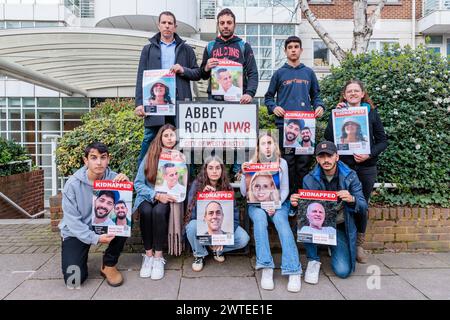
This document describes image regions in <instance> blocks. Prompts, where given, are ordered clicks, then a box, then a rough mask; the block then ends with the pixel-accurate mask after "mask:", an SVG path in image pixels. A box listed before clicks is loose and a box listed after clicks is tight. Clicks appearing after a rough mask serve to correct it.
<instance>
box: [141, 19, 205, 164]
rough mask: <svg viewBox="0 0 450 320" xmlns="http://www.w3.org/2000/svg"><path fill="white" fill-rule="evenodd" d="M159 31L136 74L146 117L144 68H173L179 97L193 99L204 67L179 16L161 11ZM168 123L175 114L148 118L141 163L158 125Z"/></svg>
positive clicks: (142, 53)
mask: <svg viewBox="0 0 450 320" xmlns="http://www.w3.org/2000/svg"><path fill="white" fill-rule="evenodd" d="M158 29H159V32H158V33H157V34H155V35H154V36H153V37H152V38H150V39H149V40H150V43H149V44H147V45H145V46H144V48H143V49H142V52H141V58H140V60H139V68H138V72H137V77H136V101H135V103H136V109H135V113H136V115H138V116H140V117H145V112H144V106H143V100H142V99H143V93H142V76H143V71H144V70H154V69H170V70H171V71H172V72H173V73H175V74H176V91H177V94H176V100H177V101H185V100H186V99H187V100H192V92H191V83H190V82H191V81H198V80H200V68H199V66H198V64H197V58H196V56H195V52H194V49H192V47H191V46H189V45H188V44H186V41H185V40H183V39H181V38H180V37H179V36H178V34H176V30H177V20H176V18H175V15H174V14H173V13H172V12H170V11H164V12H161V14H160V15H159V18H158ZM165 123H171V124H173V125H175V117H173V116H166V117H165V116H149V117H147V118H146V119H145V122H144V125H145V131H144V139H143V141H142V145H141V153H140V155H139V160H138V164H139V163H141V161H142V159H143V158H144V156H145V154H146V152H147V150H148V147H149V146H150V143H151V142H152V140H153V139H154V138H155V136H156V133H157V132H158V129H159V128H160V127H161V126H162V125H163V124H165Z"/></svg>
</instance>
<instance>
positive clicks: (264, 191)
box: [243, 162, 281, 209]
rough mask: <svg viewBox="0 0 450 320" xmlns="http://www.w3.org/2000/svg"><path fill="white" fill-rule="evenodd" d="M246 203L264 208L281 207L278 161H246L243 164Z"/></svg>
mask: <svg viewBox="0 0 450 320" xmlns="http://www.w3.org/2000/svg"><path fill="white" fill-rule="evenodd" d="M243 167H244V168H245V169H244V174H245V183H246V187H247V203H249V204H254V205H259V206H261V207H262V208H264V209H279V208H281V199H280V174H279V164H278V163H273V162H271V163H247V164H245V166H243Z"/></svg>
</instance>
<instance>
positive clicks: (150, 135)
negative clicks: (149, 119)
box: [138, 127, 159, 168]
mask: <svg viewBox="0 0 450 320" xmlns="http://www.w3.org/2000/svg"><path fill="white" fill-rule="evenodd" d="M158 129H159V128H158V127H144V139H142V143H141V153H140V154H139V158H138V168H139V165H140V164H141V161H142V159H144V157H145V154H146V153H147V150H148V148H149V147H150V143H152V141H153V139H155V137H156V134H157V133H158Z"/></svg>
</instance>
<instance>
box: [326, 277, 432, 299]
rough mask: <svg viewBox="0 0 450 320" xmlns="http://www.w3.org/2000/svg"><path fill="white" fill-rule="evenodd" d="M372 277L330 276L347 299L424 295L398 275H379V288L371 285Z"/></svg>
mask: <svg viewBox="0 0 450 320" xmlns="http://www.w3.org/2000/svg"><path fill="white" fill-rule="evenodd" d="M372 279H373V278H372V277H370V278H369V277H366V276H350V277H349V278H347V279H340V278H338V277H330V280H331V282H332V283H333V284H334V285H335V286H336V288H337V289H338V290H339V292H340V293H341V294H342V295H343V296H344V297H345V298H346V299H349V300H424V299H426V297H425V296H424V295H423V294H422V293H421V292H420V291H418V290H417V289H416V288H414V287H413V286H411V285H410V284H409V283H408V282H406V281H405V280H403V279H402V278H400V277H399V276H380V282H379V283H380V286H379V289H372V290H370V289H369V288H368V283H369V284H371V285H373V281H371V280H372Z"/></svg>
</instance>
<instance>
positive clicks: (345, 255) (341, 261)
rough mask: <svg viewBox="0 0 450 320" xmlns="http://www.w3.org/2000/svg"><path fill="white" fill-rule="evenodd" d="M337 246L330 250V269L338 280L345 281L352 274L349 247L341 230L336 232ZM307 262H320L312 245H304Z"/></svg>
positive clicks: (315, 248) (314, 246) (315, 246)
mask: <svg viewBox="0 0 450 320" xmlns="http://www.w3.org/2000/svg"><path fill="white" fill-rule="evenodd" d="M336 238H337V245H336V246H330V247H331V248H330V249H331V268H332V269H333V272H334V273H335V274H336V276H338V277H339V278H342V279H345V278H347V277H348V276H350V274H351V273H352V264H351V260H350V259H351V258H350V247H349V244H348V239H347V235H346V234H345V232H344V231H342V230H339V229H338V230H336ZM303 245H304V246H305V249H306V256H307V258H308V261H311V260H315V261H320V257H319V255H318V254H317V245H316V244H313V243H304V244H303Z"/></svg>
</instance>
